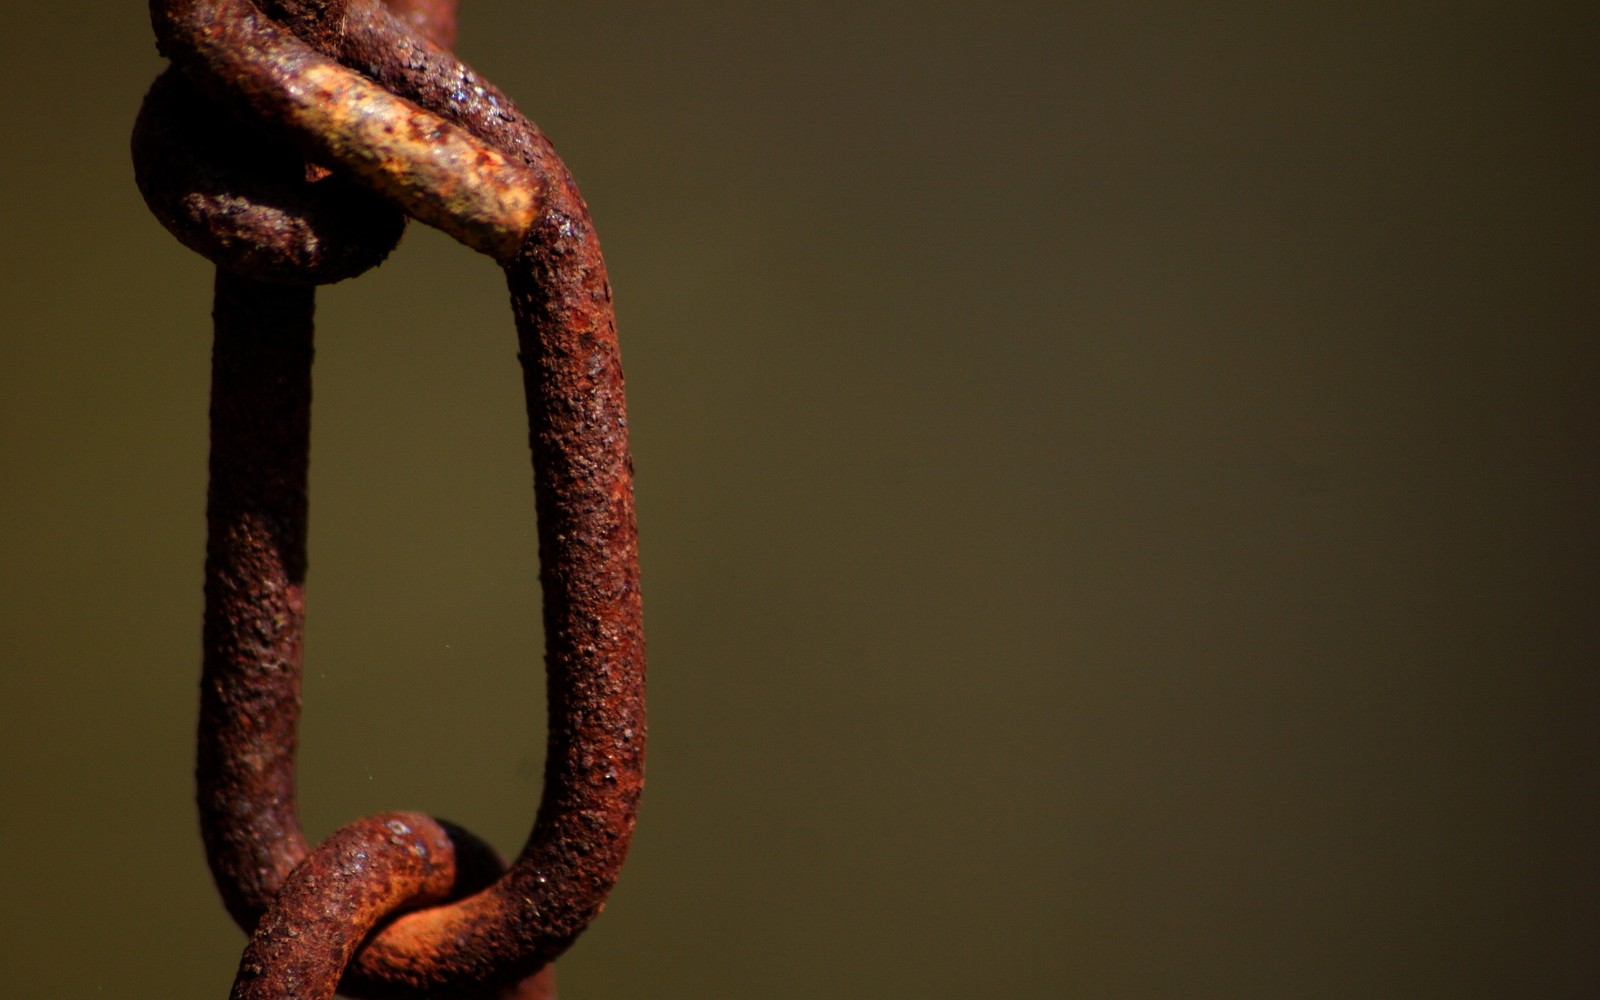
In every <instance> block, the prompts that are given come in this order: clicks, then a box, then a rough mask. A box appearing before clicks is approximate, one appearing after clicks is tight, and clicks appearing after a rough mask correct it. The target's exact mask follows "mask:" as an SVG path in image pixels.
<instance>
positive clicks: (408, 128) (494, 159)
mask: <svg viewBox="0 0 1600 1000" xmlns="http://www.w3.org/2000/svg"><path fill="white" fill-rule="evenodd" d="M299 83H300V84H301V85H302V86H301V87H296V88H291V89H289V90H288V91H287V92H286V94H285V96H286V97H288V98H289V100H288V103H289V105H290V108H289V110H290V111H291V114H292V117H293V119H294V121H293V124H294V125H295V126H296V127H297V128H301V129H304V130H306V131H308V132H310V133H311V134H314V135H316V136H318V137H320V138H321V140H322V142H323V143H324V144H325V145H326V147H327V149H328V152H329V153H331V154H332V155H333V156H334V157H335V158H336V159H337V160H338V161H339V162H340V163H341V164H342V165H343V166H345V167H346V168H347V169H349V170H351V171H352V172H354V173H356V174H358V175H360V176H362V177H365V178H367V180H368V181H369V182H370V183H371V184H373V186H374V187H376V188H377V189H378V190H379V191H380V192H382V193H383V194H385V195H387V196H389V197H391V198H393V199H394V200H395V201H397V202H398V203H399V204H400V205H401V206H402V207H403V208H404V209H405V210H406V211H407V212H409V213H410V214H412V215H414V216H415V217H416V218H418V219H420V220H421V221H423V222H426V223H428V224H429V225H433V226H437V227H439V228H440V229H442V230H444V231H445V232H447V233H449V234H450V235H451V236H454V237H455V238H456V239H458V240H460V241H462V242H463V243H465V244H467V245H468V246H470V247H472V248H474V249H476V250H480V251H483V252H484V253H488V254H490V255H491V256H494V257H497V258H504V257H506V256H509V255H510V254H512V253H515V252H516V250H517V249H518V247H520V246H521V244H522V239H523V237H524V235H525V234H526V233H527V231H528V229H529V228H530V227H531V226H532V225H533V221H534V218H535V216H536V215H537V214H538V210H539V207H540V202H541V201H542V198H541V197H540V196H541V194H542V192H541V191H540V189H539V184H538V180H537V178H536V176H535V175H534V173H533V172H532V171H531V170H529V169H528V168H527V167H525V166H523V165H522V164H520V163H517V162H515V161H512V160H510V159H508V158H507V157H505V156H503V155H501V154H500V153H498V152H496V151H494V150H492V149H488V148H486V147H484V146H483V145H482V144H481V143H479V142H477V141H476V140H475V139H474V138H473V137H471V136H470V135H468V134H467V133H466V132H464V131H463V130H461V129H459V128H457V127H455V126H454V125H451V124H450V123H449V122H446V121H445V120H444V119H442V118H439V117H438V116H436V115H433V114H431V113H429V112H427V111H423V110H422V109H420V108H418V107H417V106H416V105H414V104H412V103H411V102H409V101H406V100H405V99H403V98H400V97H396V96H394V95H393V94H391V93H389V92H388V91H386V90H384V89H382V88H381V87H378V86H376V85H375V84H373V83H372V82H370V81H369V80H367V79H366V78H365V77H363V76H361V75H360V74H358V73H355V72H354V71H352V70H348V69H345V68H344V67H342V66H338V65H336V64H321V65H313V66H309V67H307V68H306V70H305V72H304V74H303V75H302V76H301V77H300V80H299Z"/></svg>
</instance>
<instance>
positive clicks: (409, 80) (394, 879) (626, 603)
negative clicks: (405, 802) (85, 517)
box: [152, 0, 645, 1000]
mask: <svg viewBox="0 0 1600 1000" xmlns="http://www.w3.org/2000/svg"><path fill="white" fill-rule="evenodd" d="M453 6H454V5H453V4H451V3H441V2H409V3H402V2H396V3H392V4H390V5H389V6H387V7H386V6H384V5H383V4H380V3H378V2H376V0H354V2H350V3H334V2H325V3H316V2H309V0H302V2H279V3H275V4H272V5H271V6H270V8H269V10H268V11H267V12H265V13H264V12H263V10H261V9H259V8H258V7H257V6H256V5H255V4H252V3H248V2H244V0H222V2H218V3H211V4H202V3H197V2H190V0H173V2H162V0H154V2H153V3H152V15H153V19H154V21H155V23H156V26H157V30H158V37H159V38H160V39H161V42H162V46H163V51H165V52H167V53H168V54H169V55H171V56H173V57H174V59H175V60H176V61H177V62H178V64H179V65H180V67H181V68H183V69H184V70H185V72H186V73H187V74H188V76H189V77H191V78H192V79H194V80H196V81H197V82H198V83H199V84H200V86H201V89H202V90H203V91H205V92H206V94H207V95H208V96H210V97H213V98H219V99H221V100H223V101H224V102H226V103H228V104H229V105H230V106H231V107H232V108H234V110H235V111H236V112H238V113H241V114H243V115H246V116H248V115H261V116H264V118H265V119H266V120H267V121H268V122H270V123H271V125H272V127H273V128H274V129H275V130H276V131H277V134H280V135H287V136H290V137H291V138H293V139H294V141H295V142H296V143H297V144H298V146H299V148H300V149H302V150H303V151H306V152H307V153H308V154H309V155H311V156H312V157H313V158H315V159H317V160H318V161H319V162H322V163H325V164H327V165H329V166H332V167H334V168H336V170H338V169H342V170H344V171H347V172H348V173H349V174H350V175H352V176H354V177H356V178H358V179H359V180H360V182H361V183H363V184H366V185H368V186H370V187H372V188H374V189H376V190H378V191H380V192H381V193H383V194H384V195H385V196H386V197H388V198H390V199H391V200H394V201H396V202H398V203H400V204H401V205H403V206H404V207H405V208H406V210H407V211H408V212H411V213H412V214H416V215H418V216H419V217H421V218H423V219H424V221H429V222H432V223H434V224H437V225H440V226H441V228H444V229H446V231H448V232H452V233H453V234H454V235H456V236H457V237H458V238H460V239H462V241H463V242H466V243H467V244H468V245H470V246H473V247H475V248H476V249H479V250H482V251H484V252H487V253H490V254H491V255H493V256H495V257H496V258H497V259H499V260H500V261H501V262H502V265H503V266H504V268H505V271H506V275H507V283H508V286H509V289H510V292H511V299H512V307H513V313H514V317H515V322H516V328H517V335H518V340H519V346H520V359H521V362H522V365H523V373H524V388H525V390H526V395H527V404H528V416H529V440H530V445H531V448H532V451H533V457H534V482H535V494H536V506H537V511H538V522H539V540H540V557H541V583H542V585H543V589H544V625H545V636H546V676H547V696H548V704H549V715H550V718H549V725H548V732H549V744H548V747H547V751H546V773H545V782H544V790H543V796H542V799H541V801H540V804H539V808H538V814H537V818H536V821H535V823H534V827H533V830H532V832H531V834H530V835H529V838H528V841H527V843H526V845H525V846H524V848H523V850H522V852H521V853H520V855H519V856H518V858H517V859H516V860H515V862H514V863H513V864H512V866H511V868H510V870H509V871H506V872H505V874H504V875H502V876H500V877H498V878H496V877H495V876H496V875H498V874H499V871H500V864H499V862H498V859H496V858H495V857H494V855H493V852H492V850H490V849H489V848H488V847H487V846H485V845H483V844H482V843H481V842H479V841H477V840H476V839H475V838H473V837H471V836H470V835H469V834H466V833H465V832H464V831H460V830H458V829H455V828H451V827H447V826H444V825H439V824H436V823H434V821H432V820H429V819H427V818H426V817H417V816H410V815H408V816H406V817H405V818H404V820H403V821H400V822H403V824H404V825H405V827H406V830H407V831H408V832H407V833H406V834H404V835H401V834H398V833H395V832H394V830H393V828H391V827H386V826H384V825H383V822H379V823H378V825H377V826H374V825H373V823H374V822H377V821H371V820H368V821H362V822H361V823H359V824H355V825H353V826H352V827H348V828H346V829H345V830H344V831H341V832H340V833H339V834H337V835H336V836H335V837H334V838H331V839H330V841H329V843H328V844H325V845H324V846H323V847H321V848H319V849H318V850H317V851H315V852H311V853H310V854H308V853H307V845H306V843H305V840H304V836H303V834H302V833H301V831H300V827H299V821H298V817H297V815H296V813H295V807H294V769H293V762H294V745H295V724H296V720H297V716H298V708H299V667H300V646H301V637H302V634H303V626H304V603H303V590H302V588H303V584H304V573H305V521H306V497H305V446H306V438H307V434H308V429H309V400H310V396H309V387H310V382H309V370H310V361H311V310H312V298H311V295H312V292H311V290H310V289H309V288H284V287H272V286H268V285H264V284H261V283H259V282H256V281H253V280H250V279H248V278H244V277H240V276H236V275H232V274H229V273H227V272H225V271H220V270H219V274H218V283H217V305H216V328H217V347H216V353H215V356H214V363H213V377H214V386H213V405H212V416H213V442H212V486H211V493H210V503H209V506H208V520H209V525H210V528H209V535H208V552H207V584H206V586H207V591H206V595H207V614H206V629H205V644H206V657H205V672H204V677H203V681H202V719H201V729H200V755H199V764H198V767H197V771H198V776H199V781H200V804H201V818H202V828H203V834H204V838H205V842H206V846H207V852H208V857H209V859H210V862H211V865H212V870H213V873H214V875H215V876H216V879H217V882H218V885H219V887H220V889H221V891H222V894H223V897H224V900H225V901H226V903H227V906H228V909H229V911H230V912H231V913H232V914H233V915H234V916H235V918H236V919H238V920H239V922H240V923H241V925H243V926H245V927H246V928H247V929H253V930H254V932H255V933H254V937H253V939H252V944H251V951H250V952H249V953H248V954H247V956H246V960H245V962H244V964H243V965H242V966H241V972H240V980H239V982H238V984H237V988H238V989H239V990H242V991H246V992H242V993H239V994H238V995H241V996H255V997H262V998H265V997H272V996H289V995H296V996H299V995H326V994H320V993H319V994H311V993H304V992H300V991H301V990H302V988H303V987H305V985H306V983H307V982H309V979H308V977H310V976H311V972H310V971H308V970H312V969H321V970H324V972H322V973H319V975H320V976H321V979H319V980H318V982H324V981H325V980H326V979H327V976H328V973H327V972H326V970H328V969H335V968H340V967H344V963H345V961H346V959H348V960H349V965H348V967H347V968H345V971H344V972H343V978H342V980H341V981H340V985H339V988H340V989H341V990H342V991H343V992H345V993H347V994H349V995H352V996H357V997H375V998H387V997H396V998H399V997H406V998H413V997H422V996H429V997H482V996H495V995H500V996H511V995H515V996H520V997H524V998H529V1000H532V998H535V997H546V996H553V987H552V985H551V981H550V978H549V973H548V969H547V968H546V967H547V963H548V962H549V961H550V960H551V959H553V958H554V957H555V956H556V955H558V954H560V953H561V952H562V951H563V950H564V949H565V948H566V947H567V946H568V945H570V944H571V942H572V940H573V939H574V938H575V937H576V936H577V935H578V934H579V933H580V932H581V931H582V929H583V928H584V926H586V925H587V923H588V922H589V920H591V919H592V918H593V917H594V915H595V914H597V913H598V912H599V910H600V909H601V907H602V906H603V903H604V900H605V897H606V894H607V893H608V892H609V890H610V887H611V885H612V884H613V883H614V882H615V879H616V877H617V874H618V872H619V871H620V868H621V865H622V862H623V859H624V857H625V856H626V853H627V847H628V843H629V840H630V838H631V834H632V830H633V825H634V818H635V814H636V810H637V805H638V800H639V795H640V792H641V790H642V787H643V766H644V742H645V714H644V645H643V633H642V626H641V618H640V604H639V588H638V567H637V557H636V540H635V535H634V514H633V494H632V464H631V459H630V458H629V454H628V447H627V418H626V411H625V406H624V399H623V381H622V371H621V366H620V360H619V356H618V350H617V341H616V332H615V327H614V323H613V319H612V310H611V290H610V286H609V283H608V281H607V278H606V273H605V265H604V262H603V260H602V258H601V255H600V248H599V243H598V240H597V238H596V236H595V234H594V230H593V227H592V225H591V223H590V221H589V216H588V212H587V209H586V207H585V206H584V204H583V201H582V198H581V197H580V196H579V194H578V191H577V188H576V186H575V184H574V183H573V182H572V179H571V177H570V176H569V175H568V173H567V171H566V169H565V167H564V166H563V165H562V164H561V161H560V159H559V158H558V157H557V156H556V155H555V153H554V151H553V150H552V149H551V148H550V145H549V143H548V141H546V140H545V138H544V137H543V135H541V134H540V133H539V131H538V130H537V129H536V128H535V127H534V126H533V125H532V123H531V122H529V121H528V119H527V118H525V117H524V116H522V115H521V114H520V113H519V112H517V111H516V109H515V107H514V106H513V105H512V104H511V102H510V101H509V100H507V99H506V98H505V97H504V95H502V94H500V93H499V92H498V91H495V90H494V89H493V88H492V87H489V86H488V85H487V84H485V83H483V82H482V81H480V80H479V79H478V78H477V77H476V75H475V74H474V73H473V72H472V71H471V70H470V69H469V68H467V67H465V66H463V65H462V64H461V63H459V62H458V61H457V60H456V59H455V58H454V56H453V55H451V54H450V53H449V51H448V50H447V49H445V48H443V47H441V46H440V45H439V44H436V42H438V41H448V38H449V37H450V36H451V34H452V33H453V27H454V21H453ZM267 13H271V14H273V15H275V16H277V17H281V18H284V19H285V20H284V22H283V24H282V25H280V24H279V23H278V22H276V21H274V20H273V19H271V18H269V17H268V16H267ZM289 28H292V29H293V30H292V31H291V30H288V29H289ZM419 28H420V29H422V30H425V31H427V32H428V33H429V34H430V35H431V36H432V37H431V40H430V38H427V37H423V36H422V35H420V34H418V29H419ZM312 46H315V48H312ZM347 67H348V68H347ZM355 70H359V73H357V72H354V71H355ZM307 95H311V96H309V97H308V96H307ZM395 95H399V96H395ZM424 108H426V109H427V110H423V109H424ZM381 134H389V135H391V136H399V138H398V139H396V140H394V141H392V142H390V143H389V144H388V145H382V144H381V142H379V140H378V139H376V138H375V136H380V135H381ZM369 143H378V145H377V146H374V145H369ZM374 148H378V149H380V150H381V152H379V153H374V152H373V150H374ZM463 150H466V151H468V152H465V153H463V152H461V151H463ZM441 151H444V152H441ZM377 161H382V162H381V169H372V164H373V163H374V162H377ZM446 167H448V168H449V169H445V168H446ZM463 176H465V177H466V178H467V180H465V181H463V180H462V179H461V178H462V177H463ZM397 178H398V179H399V180H398V181H397V180H396V179H397ZM401 189H403V190H401ZM462 190H467V191H468V195H469V196H468V197H465V198H464V199H463V198H462V197H460V196H459V195H460V192H461V191H462ZM484 191H489V192H492V193H493V197H490V198H487V199H485V198H480V197H479V195H480V194H481V193H482V192H484ZM491 203H492V204H493V205H498V206H501V207H500V208H495V207H491V208H489V209H484V208H483V206H484V205H486V204H491ZM505 205H515V206H521V207H518V208H516V209H515V210H511V211H505V210H502V209H503V206H505ZM419 206H421V207H420V208H419ZM458 213H459V214H458ZM441 215H443V216H447V218H442V219H441V218H440V217H439V216H441ZM524 216H525V217H524ZM463 219H465V220H466V221H462V220H463ZM519 220H520V221H519ZM485 232H489V233H492V234H493V235H492V237H489V238H486V237H485V236H484V235H483V234H484V233H485ZM381 682H382V679H381V677H375V678H374V683H381ZM392 820H393V817H389V818H388V819H387V820H385V821H384V822H388V821H392ZM384 830H389V833H388V834H385V833H384V832H383V831H384ZM424 847H425V851H424V850H423V848H424ZM352 850H358V851H359V852H360V854H361V859H360V860H361V863H360V864H353V863H352V862H351V860H350V859H351V857H352V855H351V854H350V853H349V852H350V851H352ZM419 851H422V852H423V853H424V854H425V855H426V858H425V861H422V860H419V854H418V852H419ZM334 887H337V888H336V889H335V888H334ZM324 893H332V895H329V896H325V895H324ZM329 907H332V908H333V909H332V910H329ZM402 907H403V908H411V911H410V912H407V913H405V914H404V915H401V916H399V917H395V918H392V919H387V920H386V918H387V917H388V915H389V914H390V912H391V911H393V910H394V909H396V908H402ZM418 907H420V908H418ZM341 908H343V909H341ZM334 911H337V912H339V913H341V914H343V916H340V917H338V918H337V919H329V920H323V919H322V918H316V919H313V918H314V917H316V914H317V913H323V912H334ZM383 920H386V922H383V923H382V924H381V925H379V926H378V930H377V931H376V933H375V934H373V935H372V936H370V937H369V938H367V939H366V940H365V943H364V944H362V943H361V942H362V938H363V936H365V935H366V934H367V930H368V929H369V928H371V927H373V926H375V925H378V922H379V921H383ZM313 926H315V927H317V928H321V930H319V931H318V932H317V933H308V932H307V928H308V927H313ZM295 970H299V971H295ZM272 982H276V983H279V984H280V985H279V986H278V987H274V988H276V989H277V990H278V992H271V990H269V989H268V987H267V986H266V984H268V983H272ZM329 988H330V989H331V987H329ZM316 989H317V990H321V989H323V986H317V987H316ZM250 991H255V992H250Z"/></svg>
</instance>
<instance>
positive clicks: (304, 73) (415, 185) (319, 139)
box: [151, 0, 544, 260]
mask: <svg viewBox="0 0 1600 1000" xmlns="http://www.w3.org/2000/svg"><path fill="white" fill-rule="evenodd" d="M330 6H331V5H330ZM151 14H152V22H153V24H154V26H155V29H156V37H157V40H158V42H159V43H160V47H161V50H162V52H163V53H164V54H166V55H167V56H169V57H171V58H172V59H173V61H174V62H175V63H176V64H178V65H179V66H180V67H181V68H182V69H183V70H184V71H185V73H187V74H188V76H189V77H190V78H191V79H192V80H194V82H195V83H196V84H198V85H199V86H200V89H201V90H202V91H204V92H205V93H206V94H207V96H209V97H211V98H212V99H213V100H216V101H218V102H220V103H222V104H224V105H225V106H227V107H229V108H231V109H233V110H234V112H235V113H237V114H239V115H241V116H243V117H245V118H246V119H249V120H255V121H259V122H262V123H264V124H265V125H266V126H267V127H269V128H270V129H272V130H275V132H276V133H277V134H279V135H282V136H284V137H287V138H290V139H292V140H293V141H295V142H296V143H297V144H298V145H299V146H300V147H301V150H302V151H303V152H304V153H305V154H306V155H307V156H308V157H309V158H310V159H312V160H313V161H315V162H318V163H324V164H328V165H338V166H341V167H343V168H344V169H346V170H347V171H349V173H350V174H351V175H352V176H354V177H356V178H357V179H358V180H359V181H360V182H361V183H362V184H365V185H367V186H368V187H370V188H371V189H373V190H375V191H377V192H378V193H379V194H381V195H383V196H384V197H385V198H388V199H389V200H390V201H392V202H394V203H395V204H397V205H399V206H400V207H401V208H403V209H405V211H406V212H407V213H408V214H410V215H412V216H413V217H415V218H417V219H419V220H421V221H423V222H426V223H428V224H429V225H432V226H437V227H438V228H440V229H443V230H444V231H445V232H447V233H449V234H450V235H451V236H454V237H455V238H456V239H458V240H460V241H461V242H463V243H465V244H467V245H468V246H470V247H472V248H473V249H476V250H480V251H482V252H484V253H488V254H490V255H492V256H494V257H496V258H497V259H500V260H505V259H508V258H510V257H511V256H513V255H515V253H516V252H517V250H518V248H519V247H520V246H521V245H522V238H523V236H524V234H526V232H527V230H528V229H529V227H530V226H531V225H532V224H533V220H534V219H535V218H536V217H537V216H538V214H539V212H540V209H541V202H542V199H543V194H544V192H543V190H542V188H541V185H540V183H539V179H538V178H537V177H536V176H534V175H532V174H530V173H529V171H528V170H527V169H526V168H525V167H524V166H523V165H521V164H520V163H518V162H517V161H516V160H514V159H511V158H508V157H507V156H506V155H504V154H503V153H501V152H499V151H497V150H495V149H493V148H491V147H489V146H487V145H486V144H484V143H483V142H480V141H479V140H477V139H476V138H474V137H473V136H472V135H470V134H469V133H467V132H466V131H464V130H463V129H461V128H459V127H457V126H455V125H453V124H451V123H450V122H449V121H447V120H445V119H444V118H442V117H440V116H439V115H437V114H434V113H432V112H430V111H427V110H424V109H422V108H420V107H418V106H417V105H415V104H413V103H412V102H410V101H408V100H405V99H404V98H401V97H397V96H395V95H393V94H391V93H390V92H389V91H387V90H385V89H384V88H383V87H381V86H379V85H377V84H375V83H374V82H373V81H372V80H370V79H368V78H367V77H365V76H363V75H361V74H360V73H358V72H355V71H354V70H351V69H349V68H347V67H345V66H342V65H340V64H339V63H338V62H336V61H334V60H333V59H331V58H329V57H328V56H326V55H324V54H322V53H320V52H319V51H317V50H315V49H313V48H311V47H310V46H309V45H308V44H307V43H306V41H303V40H302V39H301V38H298V37H296V36H295V35H294V34H293V33H292V32H290V31H289V30H288V29H287V28H284V27H282V26H280V25H279V24H277V23H276V22H274V21H272V20H271V19H269V18H266V17H264V16H263V15H262V14H261V12H260V10H259V9H258V8H257V7H256V6H255V4H253V3H251V2H250V0H152V3H151ZM321 23H322V22H320V21H319V22H318V25H311V26H297V27H299V28H300V30H302V31H304V33H306V34H307V35H308V36H309V37H310V38H311V39H312V40H317V41H320V40H322V39H323V38H324V36H325V35H326V33H327V32H326V30H324V29H323V28H322V27H320V25H321ZM334 23H338V22H337V21H335V22H334ZM390 23H392V24H393V25H394V26H395V28H396V30H397V31H400V32H403V33H404V35H403V37H405V38H408V39H414V40H415V42H416V44H424V43H423V41H422V40H421V39H419V38H416V36H414V35H412V34H411V33H410V30H409V26H408V25H407V24H406V23H405V22H404V21H401V20H399V19H395V18H392V17H391V18H390Z"/></svg>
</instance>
